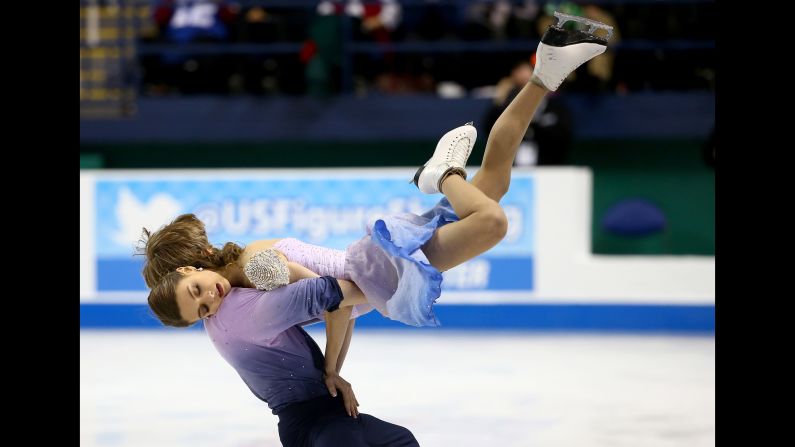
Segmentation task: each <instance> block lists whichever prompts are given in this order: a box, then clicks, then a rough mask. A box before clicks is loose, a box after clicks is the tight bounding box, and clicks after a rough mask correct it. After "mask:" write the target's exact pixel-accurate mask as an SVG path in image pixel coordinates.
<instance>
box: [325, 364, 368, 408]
mask: <svg viewBox="0 0 795 447" xmlns="http://www.w3.org/2000/svg"><path fill="white" fill-rule="evenodd" d="M323 381H324V382H325V383H326V388H328V392H329V393H331V395H332V396H334V397H337V392H340V393H342V402H343V404H344V405H345V411H347V412H348V416H352V417H354V418H355V417H357V416H359V409H358V408H357V407H358V406H359V401H358V400H356V396H355V395H354V394H353V388H351V384H350V383H348V382H347V381H345V379H343V378H342V377H340V375H339V374H337V373H335V372H328V371H326V372H325V373H323Z"/></svg>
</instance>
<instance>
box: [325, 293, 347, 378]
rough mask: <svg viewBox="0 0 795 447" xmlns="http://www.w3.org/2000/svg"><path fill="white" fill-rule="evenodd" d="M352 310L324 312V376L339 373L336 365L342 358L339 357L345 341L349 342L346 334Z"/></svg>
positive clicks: (341, 356)
mask: <svg viewBox="0 0 795 447" xmlns="http://www.w3.org/2000/svg"><path fill="white" fill-rule="evenodd" d="M352 310H353V308H352V307H340V308H339V309H337V310H335V311H334V312H326V353H325V357H326V363H325V372H326V374H330V373H339V369H338V368H337V363H338V361H339V360H341V359H342V358H344V355H341V353H342V351H343V346H344V345H345V344H346V343H345V342H346V341H348V342H350V338H349V337H348V333H347V332H348V321H350V318H351V311H352ZM345 351H347V346H346V347H345Z"/></svg>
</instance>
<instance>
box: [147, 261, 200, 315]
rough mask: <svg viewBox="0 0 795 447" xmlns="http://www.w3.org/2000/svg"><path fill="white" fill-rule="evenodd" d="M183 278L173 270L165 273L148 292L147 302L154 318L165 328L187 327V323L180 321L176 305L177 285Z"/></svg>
mask: <svg viewBox="0 0 795 447" xmlns="http://www.w3.org/2000/svg"><path fill="white" fill-rule="evenodd" d="M182 278H183V275H182V273H180V272H178V271H176V270H174V271H171V272H169V273H167V274H166V275H165V276H163V278H161V280H160V282H158V283H157V285H156V286H155V287H153V288H152V290H151V291H150V292H149V297H147V301H148V302H149V308H150V309H152V312H154V314H155V316H156V317H157V319H158V320H160V322H161V323H163V324H164V325H166V326H174V327H188V326H190V325H191V324H192V323H189V322H187V321H185V320H183V319H182V315H180V313H179V305H178V304H177V293H176V290H177V285H178V284H179V281H180V280H181V279H182Z"/></svg>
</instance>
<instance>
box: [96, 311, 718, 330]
mask: <svg viewBox="0 0 795 447" xmlns="http://www.w3.org/2000/svg"><path fill="white" fill-rule="evenodd" d="M435 309H436V315H437V317H438V318H439V320H440V321H441V323H442V325H441V327H438V328H428V330H446V329H456V330H527V331H572V332H578V331H588V332H590V331H596V332H677V333H714V331H715V307H714V306H709V305H702V306H697V305H629V304H603V305H593V304H569V305H563V304H530V305H516V304H499V305H465V304H453V305H437V306H436V308H435ZM80 327H81V328H92V329H130V328H140V329H158V328H160V329H162V330H181V329H173V328H164V327H163V326H162V325H161V324H160V322H158V321H157V320H156V319H155V317H154V316H153V315H151V312H150V311H149V308H148V307H147V306H146V305H140V304H81V305H80ZM201 328H202V325H201V324H196V325H194V326H193V327H192V328H191V329H201ZM356 328H357V329H363V328H377V329H410V330H416V328H414V327H412V326H406V325H404V324H402V323H398V322H396V321H392V320H389V319H387V318H384V317H383V316H381V315H380V314H378V313H377V312H375V311H373V312H370V313H369V314H367V315H364V316H362V317H360V318H359V319H358V321H357V323H356Z"/></svg>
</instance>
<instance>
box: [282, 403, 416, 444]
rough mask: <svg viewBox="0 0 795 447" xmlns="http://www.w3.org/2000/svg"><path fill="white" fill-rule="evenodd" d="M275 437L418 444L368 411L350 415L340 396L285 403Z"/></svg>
mask: <svg viewBox="0 0 795 447" xmlns="http://www.w3.org/2000/svg"><path fill="white" fill-rule="evenodd" d="M279 439H280V440H281V441H282V445H283V446H284V447H419V445H420V444H419V443H418V442H417V440H416V439H415V438H414V435H413V434H411V432H410V431H409V430H408V429H407V428H405V427H401V426H399V425H395V424H390V423H389V422H386V421H382V420H381V419H378V418H376V417H373V416H370V415H369V414H364V413H359V416H358V417H357V418H356V419H354V418H352V417H350V416H348V414H347V413H346V412H345V407H344V406H343V404H342V396H341V395H338V396H337V397H336V398H335V397H331V396H330V395H329V396H324V397H319V398H317V399H312V400H308V401H306V402H299V403H295V404H292V405H289V406H288V407H287V408H285V409H283V410H282V411H280V412H279Z"/></svg>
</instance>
